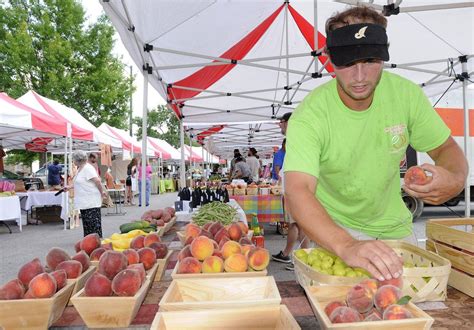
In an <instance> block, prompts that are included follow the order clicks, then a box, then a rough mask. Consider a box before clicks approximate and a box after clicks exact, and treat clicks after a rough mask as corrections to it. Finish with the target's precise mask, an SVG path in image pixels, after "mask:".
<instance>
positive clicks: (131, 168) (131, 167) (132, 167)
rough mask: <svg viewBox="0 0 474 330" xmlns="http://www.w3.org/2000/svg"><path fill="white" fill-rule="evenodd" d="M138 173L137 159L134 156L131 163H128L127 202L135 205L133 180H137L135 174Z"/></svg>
mask: <svg viewBox="0 0 474 330" xmlns="http://www.w3.org/2000/svg"><path fill="white" fill-rule="evenodd" d="M136 173H137V159H136V158H132V160H131V161H130V163H129V164H128V165H127V179H126V180H125V185H126V187H127V204H129V205H135V203H134V198H133V189H132V187H133V181H134V180H136V178H135V174H136Z"/></svg>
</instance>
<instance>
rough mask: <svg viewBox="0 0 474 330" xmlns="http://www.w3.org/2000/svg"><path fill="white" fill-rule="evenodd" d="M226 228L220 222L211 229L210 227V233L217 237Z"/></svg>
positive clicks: (215, 223)
mask: <svg viewBox="0 0 474 330" xmlns="http://www.w3.org/2000/svg"><path fill="white" fill-rule="evenodd" d="M222 228H224V226H223V225H222V223H220V222H214V223H213V224H212V225H211V226H210V227H209V231H210V232H211V234H212V236H214V237H216V234H217V233H218V232H219V231H220V230H221V229H222ZM216 241H217V242H219V241H218V240H217V239H216Z"/></svg>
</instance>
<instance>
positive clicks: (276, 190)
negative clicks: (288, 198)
mask: <svg viewBox="0 0 474 330" xmlns="http://www.w3.org/2000/svg"><path fill="white" fill-rule="evenodd" d="M271 192H272V194H273V195H281V194H282V192H283V190H282V189H281V187H280V186H274V187H272V188H271Z"/></svg>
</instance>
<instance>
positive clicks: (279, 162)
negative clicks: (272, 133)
mask: <svg viewBox="0 0 474 330" xmlns="http://www.w3.org/2000/svg"><path fill="white" fill-rule="evenodd" d="M285 152H286V139H283V143H282V144H281V148H280V149H278V151H277V152H275V154H274V155H273V166H272V181H273V183H274V184H278V183H279V182H280V181H281V178H280V170H281V169H282V168H283V161H284V160H285Z"/></svg>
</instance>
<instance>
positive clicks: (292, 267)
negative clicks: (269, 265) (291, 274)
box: [285, 263, 295, 271]
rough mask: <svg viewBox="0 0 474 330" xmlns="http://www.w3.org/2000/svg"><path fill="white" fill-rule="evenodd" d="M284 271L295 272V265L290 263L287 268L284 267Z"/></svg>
mask: <svg viewBox="0 0 474 330" xmlns="http://www.w3.org/2000/svg"><path fill="white" fill-rule="evenodd" d="M285 269H286V270H291V271H294V270H295V264H294V263H291V264H289V265H288V266H286V267H285Z"/></svg>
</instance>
